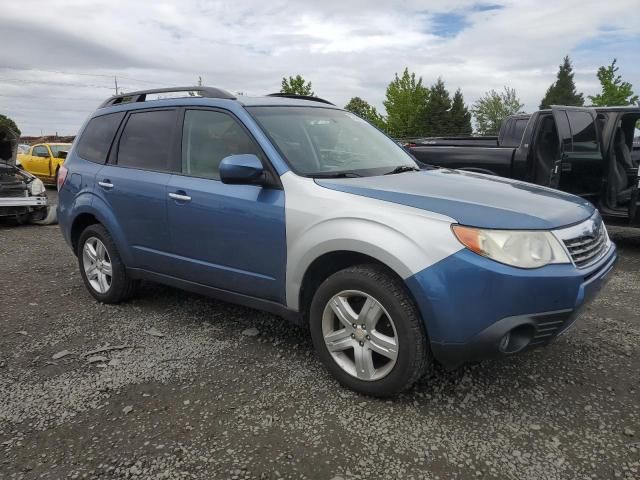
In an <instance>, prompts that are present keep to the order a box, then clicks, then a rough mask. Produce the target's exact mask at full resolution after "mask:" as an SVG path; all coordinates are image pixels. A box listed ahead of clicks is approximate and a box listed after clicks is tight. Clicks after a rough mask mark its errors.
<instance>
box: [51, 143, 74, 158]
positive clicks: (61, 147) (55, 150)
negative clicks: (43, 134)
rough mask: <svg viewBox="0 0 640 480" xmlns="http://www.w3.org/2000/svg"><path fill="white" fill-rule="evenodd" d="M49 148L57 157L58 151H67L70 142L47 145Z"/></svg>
mask: <svg viewBox="0 0 640 480" xmlns="http://www.w3.org/2000/svg"><path fill="white" fill-rule="evenodd" d="M49 148H51V153H52V154H53V156H54V157H59V156H60V152H68V151H69V149H70V148H71V144H69V145H49Z"/></svg>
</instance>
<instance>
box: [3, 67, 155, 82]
mask: <svg viewBox="0 0 640 480" xmlns="http://www.w3.org/2000/svg"><path fill="white" fill-rule="evenodd" d="M0 70H16V71H20V72H45V73H57V74H60V75H81V76H86V77H104V78H113V75H107V74H100V73H83V72H63V71H61V70H43V69H40V68H20V67H9V66H5V65H0ZM118 77H120V78H125V79H127V80H133V81H134V82H139V83H150V84H154V85H164V83H162V82H155V81H152V80H141V79H139V78H133V77H128V76H124V75H118Z"/></svg>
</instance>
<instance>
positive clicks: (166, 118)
mask: <svg viewBox="0 0 640 480" xmlns="http://www.w3.org/2000/svg"><path fill="white" fill-rule="evenodd" d="M175 125H176V110H149V111H144V112H136V113H132V114H131V115H130V116H129V118H128V119H127V123H126V124H125V126H124V129H123V131H122V135H121V136H120V141H119V144H118V157H117V164H118V165H119V166H122V167H129V168H139V169H142V170H154V171H158V172H171V171H175V168H174V167H173V158H174V155H173V153H174V151H175V149H174V147H173V136H174V130H175Z"/></svg>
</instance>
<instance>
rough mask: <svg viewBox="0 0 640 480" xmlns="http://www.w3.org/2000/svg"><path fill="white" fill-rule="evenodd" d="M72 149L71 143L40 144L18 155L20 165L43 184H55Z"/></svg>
mask: <svg viewBox="0 0 640 480" xmlns="http://www.w3.org/2000/svg"><path fill="white" fill-rule="evenodd" d="M70 148H71V144H70V143H38V144H37V145H33V146H32V147H31V148H29V150H28V151H27V153H23V154H19V155H18V164H20V166H21V167H22V169H23V170H26V171H27V172H29V173H31V174H33V175H35V176H36V177H38V178H40V179H41V180H42V181H43V182H45V183H53V184H55V183H56V176H57V175H58V169H59V168H60V165H62V163H63V162H64V159H65V158H67V152H68V151H69V149H70Z"/></svg>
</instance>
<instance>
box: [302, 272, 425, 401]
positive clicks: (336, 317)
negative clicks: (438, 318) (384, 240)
mask: <svg viewBox="0 0 640 480" xmlns="http://www.w3.org/2000/svg"><path fill="white" fill-rule="evenodd" d="M309 320H310V327H311V336H312V339H313V343H314V347H315V349H316V350H317V352H318V355H319V356H320V359H321V360H322V362H323V363H324V364H325V366H326V367H327V368H328V369H329V371H330V372H331V373H332V374H333V375H334V376H335V377H336V378H337V379H338V381H339V382H340V383H342V384H343V385H345V386H347V387H349V388H351V389H353V390H356V391H358V392H361V393H364V394H367V395H374V396H380V397H384V396H390V395H394V394H396V393H399V392H401V391H403V390H406V389H407V388H409V387H411V386H412V385H413V384H414V383H415V382H416V380H418V379H419V378H420V377H421V376H422V375H423V374H425V373H426V372H427V370H428V369H429V368H431V367H432V366H433V358H432V355H431V351H430V349H429V346H428V342H427V336H426V333H425V330H424V326H423V324H422V320H421V318H420V315H419V314H418V311H417V309H416V307H415V305H414V303H413V301H412V300H411V298H410V297H409V295H408V293H407V291H406V288H405V286H404V285H403V283H402V282H401V280H400V279H398V278H396V277H395V276H394V275H392V274H391V273H390V272H388V271H387V270H385V269H384V268H382V267H380V266H377V265H359V266H355V267H351V268H347V269H345V270H341V271H339V272H337V273H335V274H333V275H332V276H330V277H329V278H328V279H326V280H325V281H324V282H323V283H322V284H321V285H320V287H319V288H318V290H317V291H316V293H315V295H314V298H313V301H312V304H311V309H310V319H309Z"/></svg>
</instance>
